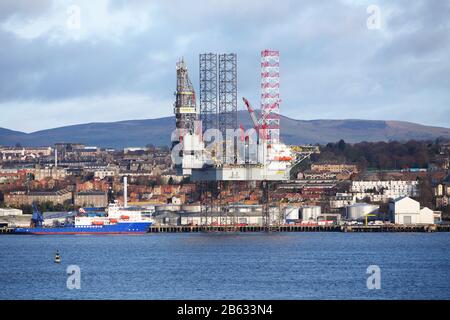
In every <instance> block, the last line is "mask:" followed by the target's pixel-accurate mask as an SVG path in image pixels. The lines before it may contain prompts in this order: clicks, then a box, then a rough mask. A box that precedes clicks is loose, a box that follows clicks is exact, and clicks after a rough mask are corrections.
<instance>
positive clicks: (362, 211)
mask: <svg viewBox="0 0 450 320" xmlns="http://www.w3.org/2000/svg"><path fill="white" fill-rule="evenodd" d="M379 210H380V206H378V205H374V204H369V203H355V204H352V205H349V206H346V207H345V218H346V220H348V221H361V220H364V219H366V217H367V219H368V220H369V219H373V218H374V217H378V214H379Z"/></svg>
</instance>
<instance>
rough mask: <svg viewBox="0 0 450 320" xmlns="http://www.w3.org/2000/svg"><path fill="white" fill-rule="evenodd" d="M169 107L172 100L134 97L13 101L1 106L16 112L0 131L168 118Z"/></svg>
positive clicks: (0, 122) (1, 122) (3, 120)
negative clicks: (10, 128)
mask: <svg viewBox="0 0 450 320" xmlns="http://www.w3.org/2000/svg"><path fill="white" fill-rule="evenodd" d="M170 106H172V101H170V100H169V101H165V100H160V99H158V98H155V97H152V96H149V95H140V94H135V93H121V94H115V95H106V96H104V95H98V96H89V97H82V98H72V99H61V100H56V101H52V102H48V101H42V100H12V101H9V102H4V103H1V104H0V110H11V109H13V110H14V112H12V113H6V115H7V116H6V117H2V118H0V127H6V128H8V127H14V128H15V129H16V130H20V131H24V132H33V131H37V130H43V129H47V128H55V127H60V126H65V125H71V124H79V123H89V122H109V121H120V120H126V119H129V118H132V119H149V118H157V117H163V116H165V115H166V114H167V112H166V110H167V109H168V108H170ZM36 114H38V116H37V115H36ZM98 115H101V117H99V116H98ZM11 125H12V126H11Z"/></svg>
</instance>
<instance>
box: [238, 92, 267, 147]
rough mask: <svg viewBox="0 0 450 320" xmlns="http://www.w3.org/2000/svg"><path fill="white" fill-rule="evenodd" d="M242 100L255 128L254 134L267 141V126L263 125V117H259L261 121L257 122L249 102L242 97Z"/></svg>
mask: <svg viewBox="0 0 450 320" xmlns="http://www.w3.org/2000/svg"><path fill="white" fill-rule="evenodd" d="M242 100H243V101H244V104H245V106H246V107H247V110H248V113H249V114H250V118H251V119H252V122H253V127H254V128H255V130H256V132H258V135H259V137H260V138H261V139H262V140H267V136H266V128H267V125H266V124H265V116H264V115H261V119H260V120H259V121H258V119H257V118H256V115H255V110H254V109H253V108H252V106H251V104H250V102H249V101H248V100H247V99H246V98H244V97H242ZM260 129H261V132H260Z"/></svg>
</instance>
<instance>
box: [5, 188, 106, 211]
mask: <svg viewBox="0 0 450 320" xmlns="http://www.w3.org/2000/svg"><path fill="white" fill-rule="evenodd" d="M33 202H37V203H45V202H52V203H53V204H54V205H57V204H61V205H64V204H67V203H69V204H74V205H75V206H79V207H91V206H92V207H106V206H107V205H108V195H107V193H106V192H103V191H83V192H73V191H72V189H71V188H64V189H61V190H57V191H30V192H26V191H15V192H11V193H7V194H5V205H7V206H9V207H20V206H23V205H32V204H33Z"/></svg>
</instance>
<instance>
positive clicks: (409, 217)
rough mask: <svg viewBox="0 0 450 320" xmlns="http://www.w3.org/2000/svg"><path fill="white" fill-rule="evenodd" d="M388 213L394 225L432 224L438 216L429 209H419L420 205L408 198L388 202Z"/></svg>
mask: <svg viewBox="0 0 450 320" xmlns="http://www.w3.org/2000/svg"><path fill="white" fill-rule="evenodd" d="M389 211H390V213H391V214H392V215H393V217H394V221H395V224H434V223H435V221H436V220H440V214H437V213H435V212H434V211H433V210H431V209H429V208H426V207H424V208H420V203H419V202H418V201H416V200H414V199H411V198H409V197H406V196H404V197H399V198H397V199H395V200H392V201H390V202H389Z"/></svg>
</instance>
